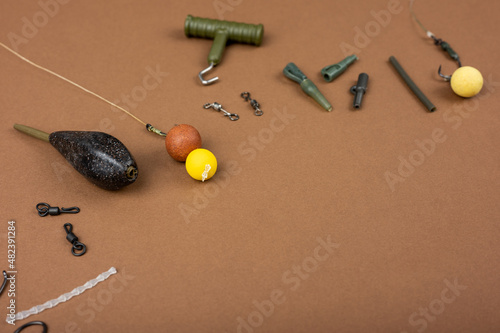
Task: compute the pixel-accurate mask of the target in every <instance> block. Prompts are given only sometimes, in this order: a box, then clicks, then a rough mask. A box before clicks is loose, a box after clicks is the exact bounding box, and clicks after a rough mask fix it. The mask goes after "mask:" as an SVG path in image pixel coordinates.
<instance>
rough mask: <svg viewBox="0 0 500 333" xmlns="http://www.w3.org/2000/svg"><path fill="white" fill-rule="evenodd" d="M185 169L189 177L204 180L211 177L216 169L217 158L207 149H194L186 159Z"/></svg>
mask: <svg viewBox="0 0 500 333" xmlns="http://www.w3.org/2000/svg"><path fill="white" fill-rule="evenodd" d="M186 170H187V172H188V173H189V175H190V176H191V177H193V178H194V179H196V180H201V181H202V182H204V181H205V180H207V179H210V178H212V176H213V175H214V174H215V172H216V171H217V159H216V158H215V156H214V154H212V152H211V151H209V150H207V149H203V148H199V149H195V150H193V151H192V152H190V153H189V155H188V157H187V159H186Z"/></svg>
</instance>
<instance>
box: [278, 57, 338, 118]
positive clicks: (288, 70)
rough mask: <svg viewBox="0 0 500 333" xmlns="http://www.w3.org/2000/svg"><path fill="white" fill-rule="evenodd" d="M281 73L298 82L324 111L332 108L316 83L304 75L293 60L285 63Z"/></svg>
mask: <svg viewBox="0 0 500 333" xmlns="http://www.w3.org/2000/svg"><path fill="white" fill-rule="evenodd" d="M283 74H285V76H286V77H287V78H289V79H291V80H293V81H295V82H297V83H298V84H300V87H301V88H302V90H304V92H305V93H306V94H308V95H309V96H311V97H312V98H314V100H315V101H316V102H318V104H319V105H321V107H322V108H324V109H325V110H326V111H332V110H333V107H332V105H331V104H330V102H328V100H327V99H326V98H325V96H323V94H322V93H321V92H320V91H319V89H318V87H316V85H315V84H314V83H313V82H312V81H311V80H309V79H308V78H307V76H305V75H304V73H302V72H301V71H300V69H299V68H298V67H297V65H295V64H294V63H293V62H291V63H289V64H288V65H286V67H285V69H283Z"/></svg>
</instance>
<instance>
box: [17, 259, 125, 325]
mask: <svg viewBox="0 0 500 333" xmlns="http://www.w3.org/2000/svg"><path fill="white" fill-rule="evenodd" d="M113 274H116V268H114V267H111V268H110V269H109V270H108V271H107V272H104V273H102V274H100V275H99V276H97V277H96V278H95V279H92V280H90V281H88V282H86V283H85V284H84V285H83V286H79V287H76V288H75V289H73V290H71V291H70V292H69V293H66V294H62V295H61V296H59V297H58V298H55V299H51V300H50V301H47V302H45V303H43V304H40V305H37V306H34V307H32V308H31V309H29V310H26V311H21V312H18V313H16V319H15V320H22V319H25V318H28V317H29V316H31V315H34V314H38V313H40V312H42V311H43V310H47V309H50V308H53V307H55V306H57V305H58V304H59V303H62V302H66V301H69V300H70V299H71V298H73V297H74V296H78V295H80V294H81V293H83V292H84V291H85V290H87V289H90V288H93V287H95V285H96V284H98V283H99V282H102V281H104V280H106V279H107V278H109V277H110V276H111V275H113ZM10 320H12V319H10ZM7 322H9V317H7Z"/></svg>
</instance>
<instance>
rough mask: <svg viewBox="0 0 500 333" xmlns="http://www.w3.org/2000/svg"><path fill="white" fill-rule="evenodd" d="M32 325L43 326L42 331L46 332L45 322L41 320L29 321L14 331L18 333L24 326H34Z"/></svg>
mask: <svg viewBox="0 0 500 333" xmlns="http://www.w3.org/2000/svg"><path fill="white" fill-rule="evenodd" d="M34 325H40V326H42V327H43V330H42V333H47V324H45V323H44V322H43V321H30V322H29V323H26V324H24V325H23V326H21V327H19V328H18V329H17V330H15V332H14V333H20V332H21V331H22V330H24V329H25V328H26V327H29V326H34Z"/></svg>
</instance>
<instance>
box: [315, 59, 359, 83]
mask: <svg viewBox="0 0 500 333" xmlns="http://www.w3.org/2000/svg"><path fill="white" fill-rule="evenodd" d="M356 60H358V57H357V56H356V55H355V54H352V55H350V56H348V57H346V58H345V59H344V60H342V61H341V62H339V63H336V64H333V65H330V66H326V67H324V68H323V69H322V70H321V76H323V79H325V81H326V82H332V81H333V80H335V79H336V78H337V77H339V76H340V74H342V73H344V72H345V70H346V69H347V67H349V66H350V65H352V63H353V62H355V61H356Z"/></svg>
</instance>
